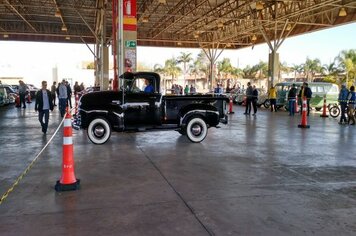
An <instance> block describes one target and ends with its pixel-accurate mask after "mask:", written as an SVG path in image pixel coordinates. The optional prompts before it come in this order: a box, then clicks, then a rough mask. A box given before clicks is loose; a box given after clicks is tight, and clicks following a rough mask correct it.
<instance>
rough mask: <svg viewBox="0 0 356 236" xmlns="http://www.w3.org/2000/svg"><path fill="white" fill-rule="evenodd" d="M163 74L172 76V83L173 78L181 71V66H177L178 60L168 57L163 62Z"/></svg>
mask: <svg viewBox="0 0 356 236" xmlns="http://www.w3.org/2000/svg"><path fill="white" fill-rule="evenodd" d="M163 70H164V72H165V74H167V75H169V76H171V77H172V84H173V83H174V79H175V78H176V77H177V76H178V75H179V74H180V73H181V71H182V70H181V68H180V67H179V66H178V61H177V59H175V58H174V57H172V58H171V59H168V60H166V61H165V63H164V68H163Z"/></svg>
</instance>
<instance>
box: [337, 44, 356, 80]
mask: <svg viewBox="0 0 356 236" xmlns="http://www.w3.org/2000/svg"><path fill="white" fill-rule="evenodd" d="M335 60H336V61H337V62H338V63H339V69H340V71H342V72H344V73H345V74H346V78H345V81H346V83H347V86H349V85H350V84H352V83H353V82H354V81H355V79H356V50H355V49H350V50H343V51H341V53H340V54H339V56H338V57H336V58H335Z"/></svg>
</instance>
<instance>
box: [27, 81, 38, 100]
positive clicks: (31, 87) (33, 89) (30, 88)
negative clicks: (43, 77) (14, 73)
mask: <svg viewBox="0 0 356 236" xmlns="http://www.w3.org/2000/svg"><path fill="white" fill-rule="evenodd" d="M26 86H27V90H28V91H29V92H30V94H31V99H33V98H35V97H36V93H37V91H38V90H39V89H38V88H37V87H35V86H34V85H33V84H26Z"/></svg>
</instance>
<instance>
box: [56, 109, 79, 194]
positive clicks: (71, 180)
mask: <svg viewBox="0 0 356 236" xmlns="http://www.w3.org/2000/svg"><path fill="white" fill-rule="evenodd" d="M79 187H80V180H79V179H76V178H75V174H74V158H73V139H72V121H71V115H70V113H69V111H68V107H67V112H66V117H65V120H64V125H63V159H62V176H61V179H60V180H58V181H57V183H56V186H55V187H54V188H55V190H56V191H58V192H61V191H70V190H77V189H79Z"/></svg>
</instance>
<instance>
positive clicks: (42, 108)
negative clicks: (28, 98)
mask: <svg viewBox="0 0 356 236" xmlns="http://www.w3.org/2000/svg"><path fill="white" fill-rule="evenodd" d="M49 110H51V111H53V100H52V94H51V92H50V91H49V90H48V89H47V82H46V81H42V89H41V90H40V91H38V92H37V93H36V103H35V111H36V112H37V111H38V120H39V121H40V124H41V127H42V132H43V133H44V134H46V133H47V128H48V120H49ZM43 117H44V121H43Z"/></svg>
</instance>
